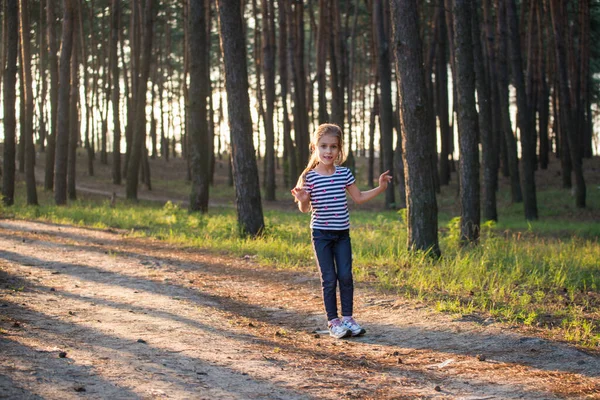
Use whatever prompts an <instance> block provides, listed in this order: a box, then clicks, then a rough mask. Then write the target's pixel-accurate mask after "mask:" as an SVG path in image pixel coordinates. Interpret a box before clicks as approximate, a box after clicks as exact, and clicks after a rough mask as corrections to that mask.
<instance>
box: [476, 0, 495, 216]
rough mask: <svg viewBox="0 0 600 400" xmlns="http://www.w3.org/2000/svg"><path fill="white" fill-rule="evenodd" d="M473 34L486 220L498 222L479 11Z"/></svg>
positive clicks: (488, 102)
mask: <svg viewBox="0 0 600 400" xmlns="http://www.w3.org/2000/svg"><path fill="white" fill-rule="evenodd" d="M471 32H472V41H473V65H474V67H475V79H476V80H475V82H476V87H477V102H478V106H479V113H478V117H479V134H480V141H481V150H482V157H481V168H482V169H483V182H482V187H483V190H482V192H483V202H482V203H483V219H484V220H485V221H497V220H498V211H497V208H496V187H497V186H498V163H497V160H498V158H497V156H496V152H495V146H494V130H493V129H494V127H493V125H491V124H490V121H493V117H492V97H491V93H490V87H489V81H488V79H487V74H486V68H485V58H484V56H483V50H482V47H483V46H482V44H481V30H480V23H479V16H478V13H477V9H476V8H474V9H472V10H471Z"/></svg>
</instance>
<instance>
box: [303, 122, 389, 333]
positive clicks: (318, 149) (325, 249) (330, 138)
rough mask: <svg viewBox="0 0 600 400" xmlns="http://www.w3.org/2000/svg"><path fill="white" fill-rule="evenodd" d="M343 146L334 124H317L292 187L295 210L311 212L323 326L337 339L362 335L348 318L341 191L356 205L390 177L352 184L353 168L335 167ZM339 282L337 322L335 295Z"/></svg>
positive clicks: (348, 260) (349, 286) (350, 293)
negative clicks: (371, 185)
mask: <svg viewBox="0 0 600 400" xmlns="http://www.w3.org/2000/svg"><path fill="white" fill-rule="evenodd" d="M343 148H344V147H343V134H342V130H341V129H340V127H339V126H337V125H334V124H322V125H319V127H318V128H317V130H316V132H315V134H314V137H313V140H312V142H311V144H310V150H311V157H310V160H309V161H308V165H307V167H306V169H305V170H304V172H303V173H302V175H300V178H298V183H297V184H296V187H295V188H294V189H292V194H293V195H294V197H295V201H296V202H297V203H298V208H299V209H300V211H302V212H308V211H311V212H312V215H311V219H310V227H311V228H312V244H313V249H314V252H315V257H316V259H317V264H318V266H319V270H320V271H321V286H322V289H323V302H324V303H325V311H326V313H327V320H328V324H327V326H328V328H329V334H330V335H331V336H333V337H335V338H338V339H339V338H343V337H347V336H359V335H363V334H364V333H366V331H365V329H364V328H363V327H361V326H360V325H359V324H358V323H357V322H356V321H355V320H354V318H352V311H353V310H352V308H353V297H354V284H353V281H352V247H351V244H350V235H349V228H350V219H349V217H350V216H349V213H348V204H347V201H346V191H348V194H350V197H352V200H354V202H355V203H357V204H361V203H364V202H367V201H369V200H371V199H373V198H374V197H375V196H377V195H378V194H380V193H382V192H384V191H385V190H386V188H387V186H388V183H389V182H390V180H391V179H392V177H391V176H390V175H389V171H385V172H384V173H383V174H381V176H380V177H379V187H377V188H375V189H371V190H368V191H365V192H363V191H361V190H360V189H358V187H356V185H355V184H354V182H355V181H354V176H353V175H352V172H350V170H349V169H348V168H345V167H341V166H340V164H342V163H343V162H344V160H345V156H344V150H343ZM338 283H339V287H340V303H341V306H342V319H341V320H340V319H339V317H338V309H337V297H336V286H337V285H338Z"/></svg>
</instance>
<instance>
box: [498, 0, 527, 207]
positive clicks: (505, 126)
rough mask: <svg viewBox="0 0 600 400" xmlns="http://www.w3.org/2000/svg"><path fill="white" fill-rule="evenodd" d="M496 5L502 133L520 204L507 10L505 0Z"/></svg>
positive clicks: (514, 197) (515, 198)
mask: <svg viewBox="0 0 600 400" xmlns="http://www.w3.org/2000/svg"><path fill="white" fill-rule="evenodd" d="M496 4H497V7H496V11H497V16H496V18H497V21H496V23H497V25H496V28H497V31H496V33H497V34H496V37H497V41H496V76H497V77H498V79H497V85H498V95H499V100H500V112H501V115H502V131H503V132H504V141H505V143H506V152H507V156H508V169H509V171H510V187H511V198H512V201H513V203H520V202H522V201H523V194H522V192H521V184H520V178H519V158H518V155H517V142H516V139H515V136H514V134H513V130H512V126H511V121H510V113H509V96H508V85H509V79H508V67H507V65H506V59H507V54H506V53H507V51H506V46H507V41H506V36H507V35H506V8H505V7H504V5H505V3H504V0H496Z"/></svg>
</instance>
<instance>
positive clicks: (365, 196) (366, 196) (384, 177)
mask: <svg viewBox="0 0 600 400" xmlns="http://www.w3.org/2000/svg"><path fill="white" fill-rule="evenodd" d="M391 180H392V176H391V175H390V171H389V170H388V171H385V172H384V173H383V174H381V176H379V186H378V187H376V188H375V189H371V190H367V191H365V192H362V191H361V190H360V189H359V188H358V187H357V186H356V185H355V184H352V185H350V186H348V189H347V190H348V194H349V195H350V197H352V200H353V201H354V202H355V203H356V204H362V203H366V202H367V201H369V200H371V199H373V198H375V197H377V196H378V195H379V194H381V193H383V192H385V190H386V189H387V187H388V183H389V182H390V181H391Z"/></svg>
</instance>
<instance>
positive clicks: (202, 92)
mask: <svg viewBox="0 0 600 400" xmlns="http://www.w3.org/2000/svg"><path fill="white" fill-rule="evenodd" d="M204 7H205V1H204V0H190V11H189V19H188V24H189V25H188V31H189V40H188V46H189V47H188V53H189V57H190V88H189V105H188V106H189V111H188V113H187V118H188V122H187V124H188V134H189V136H190V144H191V146H190V147H191V148H190V150H191V152H190V156H191V169H192V190H191V194H190V210H191V211H200V212H202V213H206V212H208V198H209V188H210V154H208V149H209V145H208V140H209V138H208V119H207V113H206V106H207V104H206V103H207V102H206V99H207V97H208V93H207V88H208V82H206V78H207V73H206V68H207V66H208V64H207V63H206V58H207V56H208V48H207V40H206V34H207V31H206V12H205V9H204Z"/></svg>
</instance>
